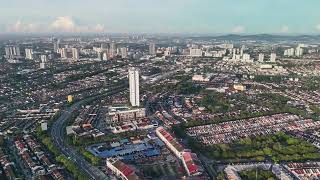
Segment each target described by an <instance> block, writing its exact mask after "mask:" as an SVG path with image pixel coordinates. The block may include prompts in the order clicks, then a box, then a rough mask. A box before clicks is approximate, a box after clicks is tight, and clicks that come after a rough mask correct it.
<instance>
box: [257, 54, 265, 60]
mask: <svg viewBox="0 0 320 180" xmlns="http://www.w3.org/2000/svg"><path fill="white" fill-rule="evenodd" d="M258 61H259V62H263V61H264V54H262V53H260V54H259V58H258Z"/></svg>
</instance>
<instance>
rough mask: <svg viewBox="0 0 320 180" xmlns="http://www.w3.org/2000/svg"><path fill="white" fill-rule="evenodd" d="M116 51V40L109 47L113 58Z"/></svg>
mask: <svg viewBox="0 0 320 180" xmlns="http://www.w3.org/2000/svg"><path fill="white" fill-rule="evenodd" d="M116 51H117V45H116V43H114V42H112V43H110V48H109V53H110V57H112V58H113V57H115V56H116Z"/></svg>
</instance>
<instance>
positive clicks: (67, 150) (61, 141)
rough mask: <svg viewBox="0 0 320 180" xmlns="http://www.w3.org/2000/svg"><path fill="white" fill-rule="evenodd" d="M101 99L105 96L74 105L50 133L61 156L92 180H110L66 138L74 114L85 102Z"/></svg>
mask: <svg viewBox="0 0 320 180" xmlns="http://www.w3.org/2000/svg"><path fill="white" fill-rule="evenodd" d="M122 90H123V88H119V89H117V90H116V91H112V92H109V93H108V94H107V95H112V94H115V93H118V92H120V91H122ZM101 97H103V95H99V96H96V97H90V98H87V99H84V100H81V101H78V102H76V103H74V104H72V105H71V106H70V107H68V108H67V109H66V110H64V111H63V112H62V114H61V116H60V117H59V118H58V119H57V120H56V121H55V122H54V123H53V125H52V127H51V131H50V135H51V137H52V140H53V143H54V145H55V146H56V147H57V148H58V149H59V150H60V152H61V154H63V155H64V156H66V157H68V158H69V159H70V160H71V161H73V162H74V163H75V165H76V166H77V167H78V168H79V170H80V171H81V172H83V173H84V174H85V175H86V176H87V177H88V178H90V179H92V180H105V179H110V178H109V177H107V176H106V174H104V173H103V172H102V171H101V170H100V169H98V168H97V167H95V166H93V165H91V164H90V163H89V162H88V161H86V160H85V158H84V157H83V156H82V155H81V154H80V153H78V152H77V151H76V149H75V148H74V147H72V146H70V145H69V144H68V143H67V142H66V140H65V138H64V137H65V134H66V124H67V121H68V119H69V117H70V116H71V114H72V112H73V111H74V110H76V109H79V108H80V106H81V105H82V104H84V103H85V102H89V101H92V100H94V99H96V98H101Z"/></svg>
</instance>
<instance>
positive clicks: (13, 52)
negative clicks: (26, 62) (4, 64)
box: [5, 46, 20, 58]
mask: <svg viewBox="0 0 320 180" xmlns="http://www.w3.org/2000/svg"><path fill="white" fill-rule="evenodd" d="M5 52H6V57H7V58H12V57H14V56H20V48H19V46H6V47H5Z"/></svg>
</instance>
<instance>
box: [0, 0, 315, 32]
mask: <svg viewBox="0 0 320 180" xmlns="http://www.w3.org/2000/svg"><path fill="white" fill-rule="evenodd" d="M1 1H2V2H1ZM0 2H1V6H0V32H18V33H20V32H121V33H132V32H136V33H139V32H140V33H142V32H145V33H203V34H218V33H219V34H220V33H222V34H224V33H225V34H226V33H239V34H240V33H242V34H257V33H273V34H320V11H319V7H320V1H319V0H305V1H301V0H0Z"/></svg>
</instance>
